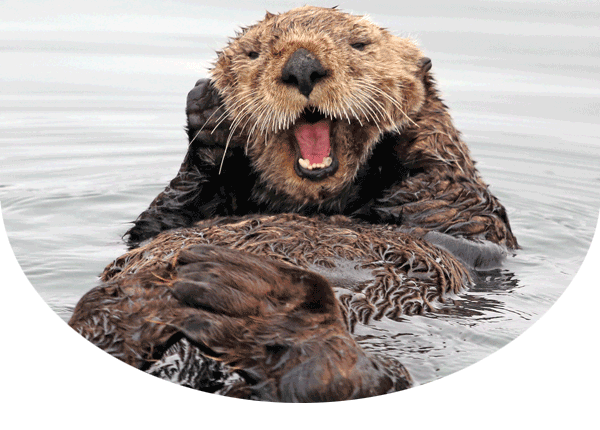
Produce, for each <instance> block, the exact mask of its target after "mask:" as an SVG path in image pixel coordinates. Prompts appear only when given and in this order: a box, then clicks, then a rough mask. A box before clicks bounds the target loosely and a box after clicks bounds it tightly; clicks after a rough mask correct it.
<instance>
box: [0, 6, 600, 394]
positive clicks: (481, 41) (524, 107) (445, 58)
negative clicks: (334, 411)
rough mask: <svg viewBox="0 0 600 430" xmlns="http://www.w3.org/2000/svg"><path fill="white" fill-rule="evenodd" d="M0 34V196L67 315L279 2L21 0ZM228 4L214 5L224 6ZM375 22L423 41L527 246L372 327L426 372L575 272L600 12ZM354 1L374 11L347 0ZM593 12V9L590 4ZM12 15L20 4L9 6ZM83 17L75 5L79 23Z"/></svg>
mask: <svg viewBox="0 0 600 430" xmlns="http://www.w3.org/2000/svg"><path fill="white" fill-rule="evenodd" d="M5 3H10V5H11V6H12V7H10V8H5V10H3V15H4V12H7V14H8V15H7V16H4V17H3V22H2V23H1V24H0V28H1V29H2V30H3V31H2V33H1V35H0V51H2V57H3V60H4V61H3V73H2V77H1V78H0V87H1V89H2V91H1V92H0V160H1V161H2V169H1V171H0V199H1V201H2V209H3V216H4V221H5V224H6V228H7V231H8V234H9V238H10V241H11V244H12V246H13V249H14V251H15V254H16V256H17V258H18V260H19V262H20V264H21V266H22V268H23V270H24V271H25V273H26V274H27V276H28V278H29V280H30V281H31V283H32V284H33V285H34V287H35V288H36V289H37V291H38V292H39V293H40V294H41V295H42V297H43V298H44V299H45V300H46V301H47V302H48V304H49V305H50V306H51V307H52V309H54V310H55V311H56V312H57V313H58V314H59V315H60V316H61V317H62V318H63V319H65V320H67V319H68V318H69V315H70V313H71V312H72V309H73V306H74V305H75V303H76V302H77V300H78V299H79V297H80V296H81V295H82V294H83V293H84V292H85V291H87V290H88V289H90V288H91V287H93V286H94V285H95V284H96V282H97V281H96V276H97V274H98V273H100V272H101V271H102V269H103V267H104V266H105V265H106V264H107V263H109V262H110V261H111V260H112V259H114V258H115V257H117V256H119V255H120V254H121V253H123V252H124V251H125V246H124V245H123V243H122V241H121V238H120V235H121V234H123V233H124V232H125V231H126V229H127V228H128V224H127V223H128V222H130V221H131V220H133V219H134V218H135V217H136V216H137V215H138V214H139V213H140V212H141V211H142V210H143V209H145V208H146V206H147V205H148V204H149V202H150V201H151V199H152V198H153V197H154V196H155V195H156V194H157V193H158V192H160V191H161V190H162V189H163V187H164V186H165V185H166V183H167V182H168V181H169V180H170V179H171V178H172V177H173V176H174V174H175V172H176V171H177V169H178V167H179V164H180V163H181V161H182V159H183V155H184V153H185V151H186V140H185V133H184V131H183V125H184V123H185V114H184V107H185V97H186V94H187V91H189V90H190V89H191V88H192V86H193V85H194V82H195V81H196V80H197V79H198V78H200V77H203V76H205V75H206V67H207V66H208V65H209V62H210V61H211V60H212V57H213V50H215V49H218V48H220V47H221V46H222V44H223V43H224V42H225V41H226V37H227V36H230V35H233V33H234V29H235V28H236V25H237V24H242V23H244V24H248V23H251V22H253V21H255V20H257V19H259V18H260V17H261V15H262V13H263V11H264V9H270V10H274V11H277V10H280V11H281V10H285V9H287V8H289V7H291V6H294V5H297V4H296V3H299V2H279V3H277V6H274V7H273V5H271V4H268V3H269V2H265V3H264V4H260V3H255V4H254V5H253V7H254V9H252V10H243V9H241V8H236V9H227V8H225V7H220V5H219V4H217V5H216V6H207V5H206V2H203V5H199V4H195V3H188V2H185V1H181V2H170V3H168V6H167V5H165V3H163V2H144V10H145V14H143V15H141V14H139V13H138V11H139V10H140V4H138V3H137V2H135V1H133V2H128V3H127V5H123V4H122V3H115V4H114V5H113V6H114V8H113V9H112V12H111V14H110V15H106V13H105V12H104V11H99V10H95V9H94V6H93V5H91V6H90V5H86V6H83V5H80V4H78V3H73V4H67V3H64V4H63V3H60V4H59V5H58V6H57V5H56V4H54V3H53V6H52V9H51V10H49V9H44V7H39V8H33V10H32V8H28V7H26V6H24V5H23V4H21V3H19V2H5ZM215 3H216V2H215ZM369 6H370V7H372V10H369V12H370V15H371V17H372V19H373V20H374V21H375V22H378V23H380V24H381V25H383V26H386V27H387V28H389V29H391V30H392V31H394V32H395V33H397V34H402V35H410V36H412V37H415V38H417V40H419V41H420V43H421V46H422V47H423V49H424V51H425V52H426V54H427V55H429V56H430V57H431V58H432V59H433V71H434V73H435V74H436V76H437V78H438V81H439V82H440V87H441V89H442V92H443V94H444V97H445V99H446V101H447V103H448V105H449V106H450V107H451V109H452V113H453V116H454V118H455V121H456V123H457V126H458V128H459V129H460V130H462V131H463V133H464V137H465V140H466V141H467V142H468V143H469V145H470V147H471V151H472V153H473V156H474V158H475V159H476V160H478V167H479V169H480V171H481V173H482V174H483V176H484V178H485V180H486V181H487V182H488V183H490V184H491V189H492V191H493V192H494V193H495V194H496V195H497V196H498V197H499V198H500V199H501V201H502V202H503V203H504V205H505V206H506V207H507V209H508V211H509V216H510V219H511V223H512V227H513V231H514V232H515V233H516V235H517V237H518V239H519V243H520V244H521V246H522V247H523V249H522V250H521V251H520V252H519V253H518V254H517V255H516V256H515V257H514V258H512V259H509V261H508V262H507V264H506V265H505V266H504V267H503V268H502V269H501V270H496V271H491V272H485V273H480V274H478V277H477V282H476V286H475V287H474V288H472V289H471V290H470V291H469V292H467V293H465V294H463V295H461V296H457V297H455V298H454V304H453V306H452V307H447V308H445V309H444V310H443V311H441V312H439V313H437V314H435V315H424V316H416V317H410V318H405V319H404V320H402V321H400V322H395V321H390V320H386V319H383V320H381V321H378V322H376V323H375V324H373V325H372V326H369V327H359V328H358V332H357V334H358V336H359V340H360V343H361V344H362V345H363V346H364V347H365V348H366V349H369V350H376V351H384V352H386V353H389V354H392V355H394V356H396V357H398V358H399V359H400V360H401V361H402V362H403V363H404V364H406V365H407V367H408V368H409V369H410V371H411V372H412V374H413V375H414V377H415V379H416V380H417V381H418V382H421V383H424V382H428V381H431V380H433V379H436V378H438V377H441V376H444V375H447V374H449V373H452V372H454V371H456V370H458V369H461V368H463V367H465V366H467V365H469V364H471V363H473V362H475V361H477V360H479V359H481V358H483V357H485V356H486V355H489V354H490V353H491V352H493V351H495V350H497V349H498V348H500V347H502V346H503V345H505V344H506V343H508V342H510V341H511V340H512V339H514V338H515V337H516V336H518V335H519V334H520V333H522V332H523V331H524V330H525V329H526V328H527V327H529V326H530V325H531V324H532V323H533V322H534V321H536V320H537V319H538V318H539V317H540V316H541V315H542V314H543V313H544V312H545V311H546V310H547V309H548V308H549V307H550V306H551V305H552V303H554V301H555V300H556V299H557V298H558V296H559V295H560V294H561V293H562V291H563V290H564V289H565V288H566V287H567V285H568V283H569V282H570V281H571V279H572V278H573V276H574V274H575V272H576V271H577V269H578V267H579V265H580V264H581V262H582V260H583V257H584V256H585V253H586V251H587V248H588V246H589V243H590V240H591V237H592V234H593V229H594V227H595V225H596V217H597V214H598V207H599V201H600V198H599V197H600V196H599V192H598V189H599V188H600V140H599V138H598V136H599V135H600V133H599V129H600V127H599V126H598V124H597V118H598V114H599V113H600V112H599V110H600V109H599V106H600V103H599V99H600V90H599V89H598V87H597V83H596V73H597V69H596V66H597V64H594V61H596V60H594V59H595V58H596V59H597V58H598V54H599V52H598V51H599V50H600V43H599V41H600V32H599V30H598V28H597V25H596V24H597V22H598V20H599V19H600V15H599V14H598V12H596V11H593V10H591V9H592V6H586V5H585V4H580V3H577V4H576V5H575V4H566V3H565V4H563V3H557V2H516V3H512V2H503V3H500V4H499V3H496V2H493V3H492V4H481V3H480V2H470V1H463V2H460V3H459V4H454V3H453V7H452V10H448V11H445V9H444V8H443V7H441V9H440V10H444V11H445V12H444V15H443V16H436V17H431V16H430V14H431V8H426V7H425V6H419V5H415V8H414V10H411V11H408V12H407V13H408V15H405V16H400V15H390V14H389V11H386V9H385V7H383V6H381V5H380V4H379V3H375V4H373V5H371V4H370V5H369ZM344 7H345V8H346V9H353V10H355V11H357V12H363V11H364V10H363V6H361V5H359V4H356V3H353V2H347V3H346V6H344ZM586 8H587V9H586ZM588 9H589V10H588ZM9 10H10V11H9ZM73 14H78V15H77V17H76V18H75V17H74V15H73Z"/></svg>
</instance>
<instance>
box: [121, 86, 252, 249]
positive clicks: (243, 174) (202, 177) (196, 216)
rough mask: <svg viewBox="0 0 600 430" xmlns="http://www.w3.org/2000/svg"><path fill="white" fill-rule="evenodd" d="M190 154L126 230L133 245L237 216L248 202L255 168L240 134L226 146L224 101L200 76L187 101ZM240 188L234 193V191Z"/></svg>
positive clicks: (227, 124)
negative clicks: (199, 223) (202, 222)
mask: <svg viewBox="0 0 600 430" xmlns="http://www.w3.org/2000/svg"><path fill="white" fill-rule="evenodd" d="M186 113H187V132H188V137H189V146H188V152H187V154H186V156H185V159H184V161H183V163H182V164H181V167H180V169H179V172H178V173H177V176H176V177H175V178H174V179H173V180H172V181H171V182H170V183H169V185H168V186H167V187H166V188H165V190H164V191H163V192H162V193H160V194H159V195H158V196H157V197H156V198H155V199H154V201H152V203H151V204H150V206H149V207H148V209H146V210H145V211H144V212H142V214H140V215H139V217H138V218H137V219H136V221H135V223H134V226H133V227H132V228H131V229H130V230H129V231H127V233H125V235H124V236H125V237H126V238H127V244H128V245H129V247H130V248H134V247H137V246H138V245H139V244H140V243H141V242H143V241H144V240H146V239H149V238H152V237H154V236H156V235H157V234H158V233H160V232H161V231H164V230H169V229H173V228H178V227H188V226H190V225H192V224H193V223H194V222H196V221H199V220H202V219H206V218H210V217H214V216H218V215H233V214H235V213H236V212H238V210H237V204H238V202H239V201H240V200H244V195H243V194H244V193H246V194H249V191H245V188H246V185H245V184H246V183H247V181H242V180H241V179H242V178H246V179H248V178H249V177H250V176H251V175H252V172H251V171H250V167H249V164H248V162H247V161H246V157H245V156H244V154H243V149H242V147H241V146H242V145H241V144H240V142H238V140H237V138H234V139H232V141H230V145H229V147H228V148H227V150H226V146H227V144H226V141H227V136H228V133H229V125H230V124H229V122H228V121H222V119H223V118H222V115H223V111H222V105H221V101H220V99H219V96H218V94H217V93H216V91H214V90H213V89H212V88H211V86H210V82H209V81H208V80H207V79H201V80H199V81H198V82H197V83H196V86H195V87H194V88H193V89H192V90H191V91H190V93H189V94H188V99H187V107H186ZM233 188H235V189H236V193H235V196H234V193H233V192H232V189H233Z"/></svg>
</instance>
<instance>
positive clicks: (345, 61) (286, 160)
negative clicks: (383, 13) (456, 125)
mask: <svg viewBox="0 0 600 430" xmlns="http://www.w3.org/2000/svg"><path fill="white" fill-rule="evenodd" d="M299 49H305V50H306V51H308V52H309V53H310V54H309V55H311V56H312V57H314V58H315V59H316V60H317V61H318V62H319V63H320V64H321V65H322V66H323V68H324V70H325V71H326V76H324V77H323V78H322V79H320V80H319V81H318V82H317V83H316V84H315V85H314V88H313V89H312V91H311V92H310V95H309V96H308V97H307V96H306V95H304V94H303V93H301V91H300V90H299V89H298V88H297V87H296V86H293V85H290V84H289V83H286V82H284V80H283V79H282V70H283V69H284V67H285V65H286V63H287V62H288V61H289V59H290V57H291V56H292V55H293V54H294V53H295V52H297V51H298V50H299ZM422 57H423V55H422V53H421V51H420V50H419V49H418V48H417V47H416V45H415V44H414V43H413V42H412V41H410V40H408V39H403V38H400V37H396V36H393V35H392V34H390V33H389V32H388V31H386V30H385V29H382V28H380V27H378V26H376V25H375V24H373V23H371V22H370V21H369V20H368V19H367V18H365V17H360V16H354V15H349V14H347V13H343V12H340V11H338V10H336V9H325V8H319V7H312V6H305V7H301V8H298V9H294V10H291V11H289V12H287V13H283V14H280V15H272V14H267V16H266V17H265V18H264V19H263V20H262V21H260V22H259V23H257V24H255V25H253V26H251V27H249V28H245V29H243V31H242V32H241V33H240V34H238V35H237V37H235V38H234V39H232V40H231V41H230V43H229V45H228V46H227V47H226V48H225V49H224V50H223V51H222V52H219V56H218V60H217V62H216V64H215V66H214V68H213V69H212V71H211V74H212V78H213V85H214V86H215V87H216V88H217V89H218V90H219V92H220V94H221V96H222V98H223V101H224V104H225V106H226V114H227V116H228V120H229V121H231V123H232V126H231V136H233V135H234V134H236V135H239V136H241V137H243V138H245V139H246V141H247V148H248V154H249V157H250V158H251V160H252V162H253V164H254V166H255V168H256V170H257V171H258V172H260V174H261V176H262V180H263V182H264V183H266V184H269V185H270V186H272V187H273V189H274V191H277V192H281V193H285V194H286V195H288V196H289V198H290V199H292V200H295V201H296V203H297V204H301V205H302V204H307V203H318V202H320V201H323V200H324V199H326V198H328V197H331V196H333V195H336V194H338V193H340V192H341V191H342V190H343V189H344V187H346V186H348V184H350V183H351V182H352V180H353V179H354V177H355V175H356V172H357V170H358V168H359V166H360V165H361V163H363V162H364V160H365V159H366V158H367V156H368V155H369V153H370V151H371V149H372V148H373V146H374V144H375V143H376V142H377V141H378V140H379V139H380V137H381V135H382V134H383V133H385V132H387V131H392V130H401V129H402V128H403V127H404V126H406V125H407V124H408V123H409V122H410V121H411V120H410V116H411V114H414V113H415V112H417V111H418V110H419V109H420V107H421V105H422V103H423V100H424V97H425V90H424V86H423V82H422V80H421V79H419V77H418V73H419V71H420V69H421V68H420V66H419V60H420V59H421V58H422ZM310 111H316V112H318V113H319V114H321V115H322V116H323V117H322V120H324V121H326V122H327V123H328V124H329V130H330V139H331V152H332V156H333V158H334V159H335V160H336V161H337V163H339V167H338V168H337V170H336V171H335V173H333V174H331V175H329V176H327V177H325V178H320V179H319V180H309V179H307V178H305V177H302V176H301V175H299V174H298V169H297V166H295V164H296V163H297V160H298V158H299V156H300V153H299V147H298V143H297V140H296V137H295V134H294V130H295V128H296V127H299V126H300V125H302V124H304V123H306V122H307V119H306V116H305V115H306V112H310ZM236 140H237V139H236ZM239 142H240V140H237V143H238V144H239ZM334 162H335V161H334Z"/></svg>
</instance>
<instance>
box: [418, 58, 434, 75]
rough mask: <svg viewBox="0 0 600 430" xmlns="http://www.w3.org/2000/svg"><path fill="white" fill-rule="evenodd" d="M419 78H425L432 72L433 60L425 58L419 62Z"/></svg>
mask: <svg viewBox="0 0 600 430" xmlns="http://www.w3.org/2000/svg"><path fill="white" fill-rule="evenodd" d="M419 67H420V69H419V73H418V74H419V77H421V78H423V77H424V76H425V73H427V72H429V70H431V58H428V57H423V58H421V59H420V60H419Z"/></svg>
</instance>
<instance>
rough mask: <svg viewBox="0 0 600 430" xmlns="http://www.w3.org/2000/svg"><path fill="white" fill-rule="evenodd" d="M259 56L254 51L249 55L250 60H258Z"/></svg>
mask: <svg viewBox="0 0 600 430" xmlns="http://www.w3.org/2000/svg"><path fill="white" fill-rule="evenodd" d="M258 56H259V53H258V52H256V51H252V52H249V53H248V57H250V59H252V60H256V59H257V58H258Z"/></svg>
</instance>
